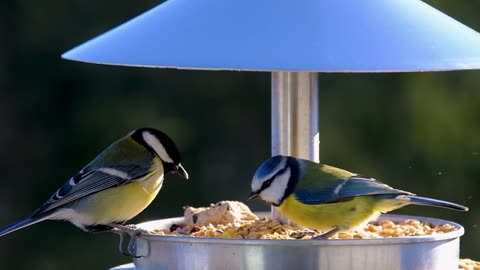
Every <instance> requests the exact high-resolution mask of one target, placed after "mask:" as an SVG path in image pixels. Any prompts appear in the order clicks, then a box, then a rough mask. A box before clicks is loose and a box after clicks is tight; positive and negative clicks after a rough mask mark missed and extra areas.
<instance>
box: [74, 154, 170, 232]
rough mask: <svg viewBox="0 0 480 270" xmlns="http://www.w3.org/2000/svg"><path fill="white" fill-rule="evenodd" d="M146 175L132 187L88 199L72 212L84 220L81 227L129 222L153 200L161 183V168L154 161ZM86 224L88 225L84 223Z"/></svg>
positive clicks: (157, 161) (117, 189)
mask: <svg viewBox="0 0 480 270" xmlns="http://www.w3.org/2000/svg"><path fill="white" fill-rule="evenodd" d="M153 162H154V165H153V167H152V170H151V172H150V173H149V174H147V175H146V176H144V177H143V178H142V179H138V180H135V181H133V182H132V183H129V184H126V185H123V186H119V187H114V188H109V189H106V190H104V191H101V192H98V193H95V194H93V195H90V196H88V197H86V198H84V199H82V201H81V202H79V204H78V205H76V206H75V207H74V210H75V211H76V212H77V213H78V214H81V215H84V216H85V223H91V224H108V223H112V222H121V221H125V220H129V219H132V218H133V217H135V216H136V215H138V214H139V213H140V212H142V211H143V210H144V209H145V208H147V206H148V205H149V204H150V203H151V202H152V201H153V199H155V197H156V196H157V194H158V192H159V191H160V188H161V187H162V183H163V176H164V175H163V166H162V163H161V161H160V160H159V159H158V158H155V159H154V160H153ZM87 220H88V221H90V222H87Z"/></svg>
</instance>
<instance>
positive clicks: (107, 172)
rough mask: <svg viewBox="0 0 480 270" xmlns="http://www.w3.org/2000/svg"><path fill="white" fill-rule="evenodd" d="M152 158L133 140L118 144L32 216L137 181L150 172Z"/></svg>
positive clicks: (100, 156) (78, 174)
mask: <svg viewBox="0 0 480 270" xmlns="http://www.w3.org/2000/svg"><path fill="white" fill-rule="evenodd" d="M127 157H128V158H127ZM153 159H154V156H153V154H151V153H150V152H148V151H145V149H142V148H141V147H140V146H138V147H137V146H136V145H135V142H134V141H133V140H131V141H125V140H123V141H117V142H115V143H114V144H112V145H111V146H110V147H109V148H107V149H105V150H104V151H103V152H102V153H100V154H99V155H98V156H97V157H96V158H95V159H94V160H93V161H92V162H90V163H89V164H88V165H87V166H86V167H85V168H83V169H82V170H81V171H80V172H78V173H77V174H76V175H74V176H73V177H72V178H70V179H69V180H68V181H67V182H66V183H65V184H63V186H62V187H60V188H59V189H58V190H57V192H56V193H55V194H53V195H52V197H50V199H48V201H46V202H45V203H44V204H43V205H42V206H41V207H40V208H39V209H37V210H36V211H35V212H34V213H33V214H32V216H36V215H39V214H42V213H45V212H47V211H50V210H53V209H56V208H59V207H62V206H65V205H66V204H68V203H71V202H73V201H75V200H78V199H81V198H83V197H85V196H88V195H91V194H94V193H97V192H100V191H102V190H105V189H108V188H113V187H118V186H121V185H125V184H128V183H131V182H134V181H136V180H138V179H139V178H141V177H142V176H145V175H147V174H149V173H150V172H151V166H152V162H153Z"/></svg>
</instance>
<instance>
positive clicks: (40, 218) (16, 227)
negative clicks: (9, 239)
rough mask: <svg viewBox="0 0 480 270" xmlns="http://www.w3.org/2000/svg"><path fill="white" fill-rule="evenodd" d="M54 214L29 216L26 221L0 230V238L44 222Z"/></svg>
mask: <svg viewBox="0 0 480 270" xmlns="http://www.w3.org/2000/svg"><path fill="white" fill-rule="evenodd" d="M54 214H55V213H52V212H48V213H43V214H40V215H36V216H31V217H28V218H26V219H23V220H20V221H19V222H17V223H14V224H12V225H10V226H7V227H5V228H3V229H1V230H0V237H1V236H4V235H6V234H9V233H11V232H14V231H16V230H20V229H22V228H25V227H27V226H30V225H33V224H35V223H38V222H41V221H44V220H46V219H48V218H50V217H51V216H53V215H54Z"/></svg>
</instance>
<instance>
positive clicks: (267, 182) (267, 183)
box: [260, 173, 278, 191]
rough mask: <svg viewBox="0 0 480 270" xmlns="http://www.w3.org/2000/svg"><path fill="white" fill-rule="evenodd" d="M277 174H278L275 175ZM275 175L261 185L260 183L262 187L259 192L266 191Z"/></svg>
mask: <svg viewBox="0 0 480 270" xmlns="http://www.w3.org/2000/svg"><path fill="white" fill-rule="evenodd" d="M277 174H278V173H277ZM277 174H276V175H277ZM276 175H274V176H273V177H272V178H270V179H268V180H267V181H265V182H263V183H262V186H261V187H260V190H261V191H262V190H265V189H267V188H268V187H269V186H270V185H271V184H272V182H273V178H274V177H275V176H276Z"/></svg>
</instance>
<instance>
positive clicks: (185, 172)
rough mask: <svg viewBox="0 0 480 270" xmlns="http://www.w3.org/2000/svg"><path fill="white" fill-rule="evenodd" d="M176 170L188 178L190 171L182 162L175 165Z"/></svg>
mask: <svg viewBox="0 0 480 270" xmlns="http://www.w3.org/2000/svg"><path fill="white" fill-rule="evenodd" d="M175 172H176V173H177V174H178V175H180V176H183V177H185V179H188V173H187V171H186V170H185V169H184V168H183V167H182V164H180V163H179V164H178V165H176V166H175Z"/></svg>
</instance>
